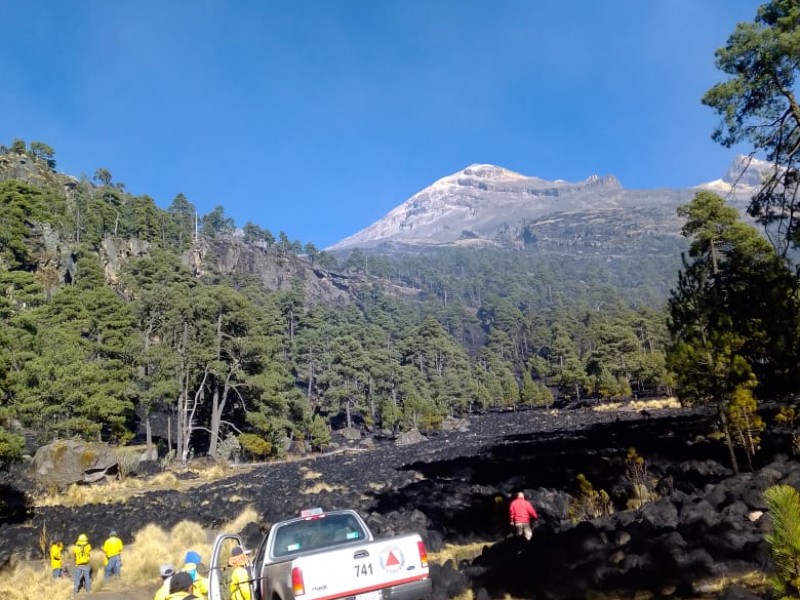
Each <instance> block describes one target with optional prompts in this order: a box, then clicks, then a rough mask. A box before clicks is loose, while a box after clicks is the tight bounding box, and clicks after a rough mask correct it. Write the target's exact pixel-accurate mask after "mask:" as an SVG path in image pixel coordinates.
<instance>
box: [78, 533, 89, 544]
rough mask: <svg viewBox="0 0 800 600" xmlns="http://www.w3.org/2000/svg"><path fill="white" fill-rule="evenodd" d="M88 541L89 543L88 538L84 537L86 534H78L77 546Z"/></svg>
mask: <svg viewBox="0 0 800 600" xmlns="http://www.w3.org/2000/svg"><path fill="white" fill-rule="evenodd" d="M88 541H89V538H88V537H86V534H85V533H82V534H80V535H79V536H78V543H79V544H85V543H87V542H88Z"/></svg>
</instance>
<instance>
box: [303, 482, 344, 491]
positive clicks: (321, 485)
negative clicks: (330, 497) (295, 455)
mask: <svg viewBox="0 0 800 600" xmlns="http://www.w3.org/2000/svg"><path fill="white" fill-rule="evenodd" d="M343 489H344V486H341V485H331V484H330V483H325V482H324V481H318V482H317V483H315V484H314V485H311V486H308V487H306V488H303V489H302V490H300V493H301V494H319V493H320V492H334V491H337V490H343Z"/></svg>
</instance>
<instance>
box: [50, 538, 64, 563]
mask: <svg viewBox="0 0 800 600" xmlns="http://www.w3.org/2000/svg"><path fill="white" fill-rule="evenodd" d="M63 548H64V544H53V545H52V546H50V568H51V569H60V568H61V567H62V564H61V550H62V549H63Z"/></svg>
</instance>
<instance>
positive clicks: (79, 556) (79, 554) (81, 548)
mask: <svg viewBox="0 0 800 600" xmlns="http://www.w3.org/2000/svg"><path fill="white" fill-rule="evenodd" d="M72 553H73V555H74V556H75V579H74V588H73V592H74V593H76V594H77V593H78V591H79V590H80V589H81V580H83V589H85V590H86V593H87V594H88V593H89V592H91V591H92V569H91V567H90V566H89V559H90V558H91V553H92V547H91V545H90V544H89V538H88V537H86V534H85V533H82V534H80V535H79V536H78V541H77V542H75V545H74V546H73V547H72Z"/></svg>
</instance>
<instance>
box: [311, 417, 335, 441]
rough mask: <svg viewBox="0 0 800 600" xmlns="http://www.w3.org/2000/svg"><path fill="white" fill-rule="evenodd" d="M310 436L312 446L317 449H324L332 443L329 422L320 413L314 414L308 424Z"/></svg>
mask: <svg viewBox="0 0 800 600" xmlns="http://www.w3.org/2000/svg"><path fill="white" fill-rule="evenodd" d="M308 437H309V440H310V441H311V446H312V447H313V448H315V449H316V450H324V449H325V448H327V447H328V446H329V445H330V443H331V430H330V428H329V427H328V423H327V422H326V421H325V419H323V418H322V417H321V416H319V415H314V418H313V419H311V423H310V424H309V426H308Z"/></svg>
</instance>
